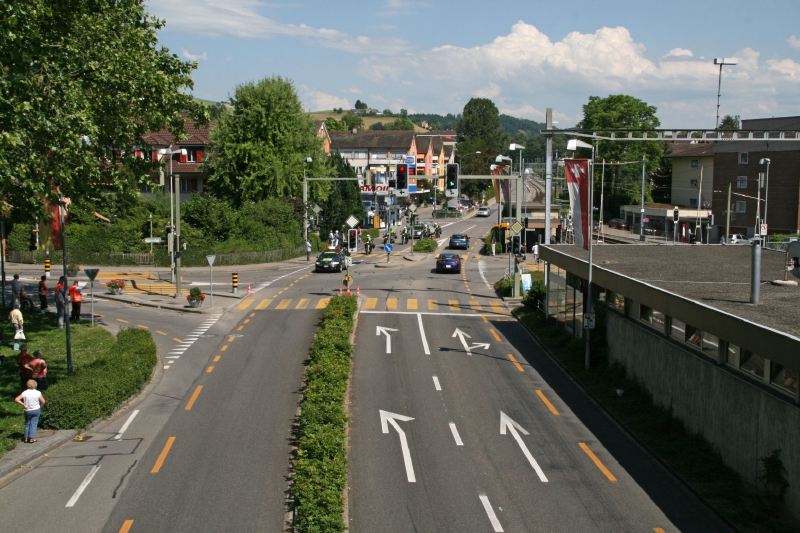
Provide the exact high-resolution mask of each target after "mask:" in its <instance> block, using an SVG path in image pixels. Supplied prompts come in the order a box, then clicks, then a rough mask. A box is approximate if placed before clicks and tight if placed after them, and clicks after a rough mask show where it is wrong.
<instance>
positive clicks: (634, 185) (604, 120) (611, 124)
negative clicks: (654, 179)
mask: <svg viewBox="0 0 800 533" xmlns="http://www.w3.org/2000/svg"><path fill="white" fill-rule="evenodd" d="M660 125H661V122H660V121H659V120H658V117H657V116H656V107H655V106H652V105H649V104H648V103H646V102H644V101H642V100H639V99H638V98H634V97H633V96H629V95H626V94H615V95H611V96H607V97H605V98H601V97H599V96H590V97H589V102H588V103H586V104H585V105H584V106H583V120H582V121H581V122H580V123H579V124H578V128H582V129H587V130H592V131H594V132H597V133H602V132H604V131H607V130H611V129H629V130H632V131H633V132H634V133H636V132H642V131H647V130H653V129H656V128H658V127H659V126H660ZM595 146H596V148H595V150H596V156H595V158H596V161H598V167H599V162H600V161H601V160H603V159H605V160H606V161H611V162H620V163H626V164H621V165H615V166H614V168H615V169H616V172H613V171H612V172H608V171H606V180H607V183H606V188H605V194H606V197H605V202H604V205H605V207H606V209H605V211H606V213H605V215H606V217H608V216H611V215H616V214H617V213H618V212H619V206H620V205H625V204H638V203H639V201H640V195H641V188H642V186H641V179H642V165H641V163H640V162H641V161H642V158H644V160H645V165H646V167H645V168H646V173H645V174H646V175H653V174H657V173H658V174H660V173H662V167H663V166H664V161H663V154H664V147H663V145H662V144H661V143H659V142H642V141H631V142H626V141H614V142H612V141H598V142H597V143H596V145H595ZM595 176H597V174H595ZM595 186H596V187H597V189H598V190H597V191H596V197H597V198H599V187H600V180H599V179H596V180H595ZM645 201H652V191H651V185H650V180H649V179H645Z"/></svg>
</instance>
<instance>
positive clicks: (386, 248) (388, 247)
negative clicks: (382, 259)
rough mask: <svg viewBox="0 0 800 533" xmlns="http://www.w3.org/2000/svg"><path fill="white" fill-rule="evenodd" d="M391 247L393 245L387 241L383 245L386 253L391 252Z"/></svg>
mask: <svg viewBox="0 0 800 533" xmlns="http://www.w3.org/2000/svg"><path fill="white" fill-rule="evenodd" d="M393 248H394V247H393V246H392V245H391V244H389V243H386V244H384V245H383V249H384V251H385V252H386V253H387V254H390V253H392V250H393Z"/></svg>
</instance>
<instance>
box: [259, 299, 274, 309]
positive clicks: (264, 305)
mask: <svg viewBox="0 0 800 533" xmlns="http://www.w3.org/2000/svg"><path fill="white" fill-rule="evenodd" d="M271 303H272V298H264V299H263V300H261V301H260V302H258V305H257V306H256V309H258V310H264V309H266V308H267V307H269V304H271Z"/></svg>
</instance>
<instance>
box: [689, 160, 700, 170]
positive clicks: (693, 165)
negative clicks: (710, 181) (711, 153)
mask: <svg viewBox="0 0 800 533" xmlns="http://www.w3.org/2000/svg"><path fill="white" fill-rule="evenodd" d="M691 165H692V168H697V167H698V166H699V165H700V161H699V160H697V159H692V163H691Z"/></svg>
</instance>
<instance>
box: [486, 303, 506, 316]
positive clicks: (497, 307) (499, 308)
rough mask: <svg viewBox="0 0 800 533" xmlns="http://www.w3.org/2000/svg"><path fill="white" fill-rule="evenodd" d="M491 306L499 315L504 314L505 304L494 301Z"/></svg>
mask: <svg viewBox="0 0 800 533" xmlns="http://www.w3.org/2000/svg"><path fill="white" fill-rule="evenodd" d="M489 306H490V307H491V308H492V312H493V313H495V314H498V315H502V314H503V306H502V305H500V304H499V303H492V304H489Z"/></svg>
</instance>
